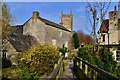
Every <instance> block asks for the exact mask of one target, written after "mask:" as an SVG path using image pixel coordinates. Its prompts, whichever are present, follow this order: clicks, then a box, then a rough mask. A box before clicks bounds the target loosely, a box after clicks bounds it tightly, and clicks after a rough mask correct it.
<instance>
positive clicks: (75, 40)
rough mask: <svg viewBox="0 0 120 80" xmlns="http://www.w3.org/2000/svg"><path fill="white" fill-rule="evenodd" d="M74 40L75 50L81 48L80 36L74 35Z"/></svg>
mask: <svg viewBox="0 0 120 80" xmlns="http://www.w3.org/2000/svg"><path fill="white" fill-rule="evenodd" d="M72 38H73V45H74V48H75V49H77V48H79V46H80V42H79V38H78V34H77V33H76V32H75V33H74V34H73V36H72Z"/></svg>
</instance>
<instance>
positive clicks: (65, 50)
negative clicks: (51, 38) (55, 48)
mask: <svg viewBox="0 0 120 80" xmlns="http://www.w3.org/2000/svg"><path fill="white" fill-rule="evenodd" d="M59 51H60V52H61V53H62V56H65V53H66V52H67V51H68V50H67V48H66V47H65V45H64V44H63V46H62V48H59Z"/></svg>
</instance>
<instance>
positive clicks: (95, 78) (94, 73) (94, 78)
mask: <svg viewBox="0 0 120 80" xmlns="http://www.w3.org/2000/svg"><path fill="white" fill-rule="evenodd" d="M93 80H97V72H96V71H95V70H94V71H93Z"/></svg>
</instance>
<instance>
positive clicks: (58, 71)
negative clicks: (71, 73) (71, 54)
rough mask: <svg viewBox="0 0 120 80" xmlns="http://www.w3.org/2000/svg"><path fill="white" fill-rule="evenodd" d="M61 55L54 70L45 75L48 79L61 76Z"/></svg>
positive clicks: (51, 79)
mask: <svg viewBox="0 0 120 80" xmlns="http://www.w3.org/2000/svg"><path fill="white" fill-rule="evenodd" d="M63 68H64V66H63V56H62V57H61V58H60V59H59V61H58V64H57V65H56V66H55V68H54V70H53V71H52V72H51V73H50V75H49V76H48V77H47V79H48V80H56V79H60V78H62V73H63Z"/></svg>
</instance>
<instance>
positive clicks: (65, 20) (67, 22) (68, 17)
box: [60, 11, 73, 31]
mask: <svg viewBox="0 0 120 80" xmlns="http://www.w3.org/2000/svg"><path fill="white" fill-rule="evenodd" d="M60 24H61V25H62V26H64V27H65V28H67V29H68V30H70V31H72V26H73V15H72V11H70V14H63V12H62V13H61V23H60Z"/></svg>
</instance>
